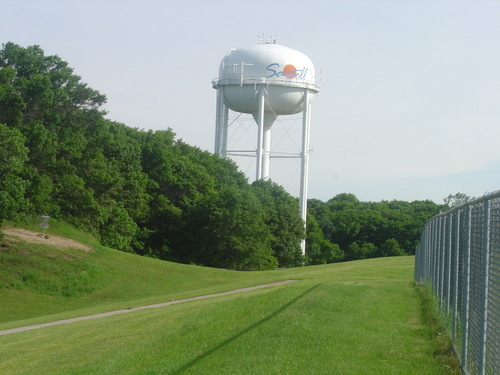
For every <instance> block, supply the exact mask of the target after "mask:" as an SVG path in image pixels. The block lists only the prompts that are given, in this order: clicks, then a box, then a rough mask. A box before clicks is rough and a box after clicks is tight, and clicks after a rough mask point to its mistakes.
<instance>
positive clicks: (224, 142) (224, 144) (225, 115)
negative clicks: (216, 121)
mask: <svg viewBox="0 0 500 375" xmlns="http://www.w3.org/2000/svg"><path fill="white" fill-rule="evenodd" d="M228 115H229V108H227V107H226V105H225V104H223V105H222V116H223V121H222V136H221V138H222V149H221V155H222V157H223V158H225V157H227V132H228V130H229V129H228V127H229V126H228Z"/></svg>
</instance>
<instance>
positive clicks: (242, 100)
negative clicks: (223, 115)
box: [216, 43, 319, 116]
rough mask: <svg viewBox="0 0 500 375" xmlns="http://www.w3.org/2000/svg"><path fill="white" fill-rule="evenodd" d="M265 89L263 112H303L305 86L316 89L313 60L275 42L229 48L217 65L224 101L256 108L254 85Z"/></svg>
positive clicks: (245, 108)
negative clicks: (218, 65)
mask: <svg viewBox="0 0 500 375" xmlns="http://www.w3.org/2000/svg"><path fill="white" fill-rule="evenodd" d="M262 83H264V84H265V85H266V86H268V87H267V89H268V93H267V97H266V106H265V109H264V110H265V111H266V112H273V113H274V114H275V115H277V116H280V115H291V114H294V113H299V112H302V110H303V98H304V88H306V89H311V90H313V91H314V92H318V89H319V86H318V83H317V82H316V77H315V70H314V65H313V63H312V61H311V60H310V59H309V57H307V56H306V55H304V54H303V53H302V52H299V51H297V50H294V49H291V48H288V47H285V46H282V45H279V44H274V43H262V44H257V45H255V46H252V47H248V48H239V49H230V50H229V52H228V53H227V54H226V56H225V57H224V58H223V59H222V62H221V63H220V67H219V77H218V80H217V81H216V85H217V86H219V87H220V86H224V103H225V105H226V106H228V107H229V108H230V109H232V110H233V111H236V112H243V113H251V114H255V113H257V112H258V110H259V101H258V96H257V95H256V86H257V85H259V84H262Z"/></svg>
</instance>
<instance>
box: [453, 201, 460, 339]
mask: <svg viewBox="0 0 500 375" xmlns="http://www.w3.org/2000/svg"><path fill="white" fill-rule="evenodd" d="M455 216H456V221H455V247H454V248H453V250H452V252H453V255H454V256H453V288H452V289H453V307H452V313H453V316H452V323H451V335H452V339H453V340H455V339H456V336H457V310H458V291H459V287H458V274H459V272H460V270H459V267H458V266H459V264H460V262H459V256H460V216H461V210H457V211H456V214H455Z"/></svg>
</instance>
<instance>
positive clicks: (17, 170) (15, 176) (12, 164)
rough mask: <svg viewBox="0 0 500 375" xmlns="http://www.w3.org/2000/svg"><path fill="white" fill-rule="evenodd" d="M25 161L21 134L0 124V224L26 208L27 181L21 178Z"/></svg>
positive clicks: (24, 149) (25, 150)
mask: <svg viewBox="0 0 500 375" xmlns="http://www.w3.org/2000/svg"><path fill="white" fill-rule="evenodd" d="M27 160H28V149H27V148H26V147H25V146H24V137H23V136H22V134H21V133H20V132H19V131H18V130H15V129H9V127H7V125H4V124H0V223H1V222H2V221H3V220H5V219H12V218H14V217H16V216H17V215H18V213H19V212H20V211H22V210H23V209H24V208H25V206H26V203H27V202H26V201H25V199H24V191H25V189H26V187H27V185H28V181H26V180H24V179H23V178H22V177H21V176H22V173H23V169H24V165H25V163H26V161H27Z"/></svg>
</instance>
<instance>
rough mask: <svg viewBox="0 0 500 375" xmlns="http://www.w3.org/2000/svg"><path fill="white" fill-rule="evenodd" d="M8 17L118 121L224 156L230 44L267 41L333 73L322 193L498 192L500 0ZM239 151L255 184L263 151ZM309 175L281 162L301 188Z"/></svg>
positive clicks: (95, 3) (249, 129)
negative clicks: (219, 83)
mask: <svg viewBox="0 0 500 375" xmlns="http://www.w3.org/2000/svg"><path fill="white" fill-rule="evenodd" d="M0 15H1V22H0V43H2V44H3V43H6V42H9V41H10V42H13V43H16V44H18V45H20V46H23V47H27V46H30V45H39V46H40V47H41V48H42V49H43V50H44V51H45V54H46V55H58V56H59V57H61V58H62V59H63V60H64V61H67V62H68V63H69V65H70V66H71V67H72V68H73V69H74V73H75V74H77V75H79V76H80V77H81V78H82V81H83V82H85V83H87V84H88V86H90V87H91V88H93V89H96V90H98V91H99V92H101V93H102V94H105V95H106V96H107V99H108V100H107V103H106V105H105V106H104V109H105V110H106V111H107V115H106V117H107V118H109V119H110V120H113V121H117V122H121V123H124V124H126V125H127V126H130V127H133V128H139V129H145V130H149V129H152V130H161V129H168V128H170V129H172V130H173V131H174V132H175V134H176V136H177V138H178V139H182V140H183V141H184V142H186V143H188V144H190V145H192V146H196V147H199V148H201V149H203V150H207V151H210V152H213V150H214V138H215V112H216V105H215V104H216V101H215V100H216V91H215V90H214V89H213V88H212V84H211V81H212V80H213V79H214V78H216V77H217V74H218V68H219V64H220V62H221V60H222V58H223V57H224V55H225V54H226V53H227V51H228V50H229V49H230V48H239V47H248V46H252V45H255V44H257V43H258V40H259V37H261V36H264V38H271V37H272V38H276V41H277V43H278V44H282V45H284V46H287V47H290V48H293V49H296V50H298V51H300V52H303V53H304V54H306V55H307V56H308V57H309V58H310V59H311V60H312V62H313V63H314V66H315V68H316V72H317V74H318V75H319V74H320V72H321V77H322V79H321V90H320V92H319V94H318V95H317V96H316V97H315V98H314V100H313V103H312V110H311V149H312V153H311V155H310V162H309V198H316V199H320V200H322V201H327V200H329V199H331V198H333V197H334V196H336V195H337V194H340V193H352V194H354V195H356V196H357V197H358V199H359V200H362V201H374V202H378V201H382V200H405V201H414V200H426V199H430V200H433V201H434V202H436V203H443V199H444V198H445V197H447V196H448V195H450V194H455V193H457V192H461V193H466V194H468V195H469V196H471V197H479V196H482V195H483V194H485V193H487V192H492V191H497V190H499V189H500V22H499V20H500V0H499V1H495V0H474V1H473V0H470V1H465V0H462V1H461V0H458V1H457V0H456V1H444V0H443V1H440V0H432V1H431V0H428V1H425V0H422V1H416V0H391V1H377V0H370V1H358V0H350V1H347V0H345V1H340V0H337V1H335V0H325V1H319V0H307V1H306V0H301V1H296V0H286V1H277V0H268V1H261V0H253V1H240V0H228V1H223V0H212V1H210V0H199V1H195V0H182V1H181V0H176V1H173V0H134V1H132V0H129V1H127V0H71V1H67V0H0ZM235 125H237V127H235V129H236V130H234V134H236V136H235V137H236V138H234V137H233V138H230V142H235V143H237V142H247V143H248V144H251V145H254V146H255V145H256V125H255V124H253V123H251V121H250V120H244V119H243V120H242V121H240V120H239V122H238V123H237V124H235ZM300 127H301V122H300V120H299V119H296V118H294V117H293V116H281V117H280V118H279V119H278V121H277V122H276V123H275V124H274V125H273V150H275V151H281V150H282V149H280V147H282V148H283V147H284V148H285V149H287V150H288V149H289V150H291V151H296V152H299V151H300V147H299V146H298V145H300ZM231 131H232V130H231ZM254 133H255V134H254ZM230 134H232V133H230ZM230 146H231V144H230ZM294 148H295V149H294ZM240 159H242V158H240ZM235 160H236V162H237V163H238V165H239V166H240V169H241V170H242V171H243V172H244V173H246V174H247V175H248V177H249V181H252V180H253V178H254V175H255V160H254V159H249V158H245V159H244V160H238V159H237V158H236V159H235ZM299 171H300V161H299V159H273V160H272V163H271V178H272V179H273V180H274V181H275V182H277V183H279V184H280V185H282V186H284V187H285V188H286V189H287V191H289V192H290V193H291V194H292V195H294V196H298V195H299V176H300V172H299Z"/></svg>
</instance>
